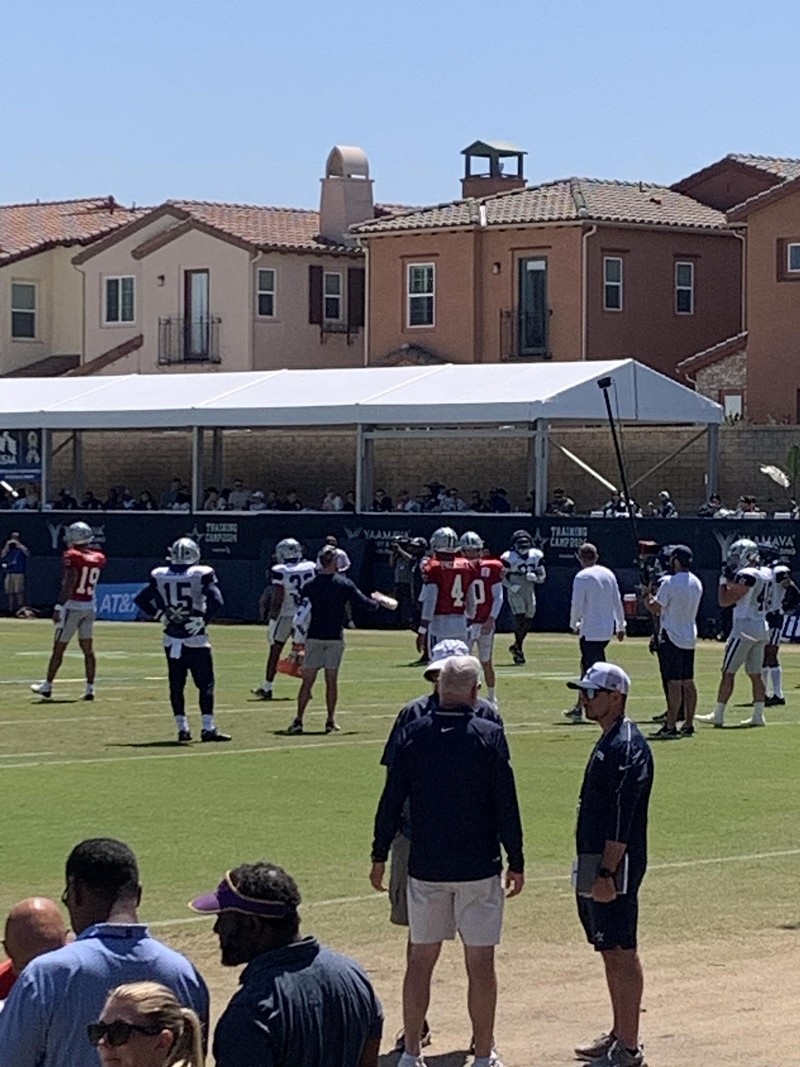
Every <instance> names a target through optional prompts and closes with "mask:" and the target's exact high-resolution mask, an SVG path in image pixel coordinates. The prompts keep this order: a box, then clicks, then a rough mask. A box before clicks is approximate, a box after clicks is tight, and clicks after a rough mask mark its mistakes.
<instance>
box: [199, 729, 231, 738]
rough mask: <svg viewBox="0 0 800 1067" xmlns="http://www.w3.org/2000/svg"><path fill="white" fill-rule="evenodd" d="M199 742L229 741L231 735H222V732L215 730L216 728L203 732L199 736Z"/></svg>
mask: <svg viewBox="0 0 800 1067" xmlns="http://www.w3.org/2000/svg"><path fill="white" fill-rule="evenodd" d="M200 740H201V741H230V740H231V735H230V734H224V733H223V732H222V730H217V729H216V728H214V729H213V730H203V731H202V733H201V734H200Z"/></svg>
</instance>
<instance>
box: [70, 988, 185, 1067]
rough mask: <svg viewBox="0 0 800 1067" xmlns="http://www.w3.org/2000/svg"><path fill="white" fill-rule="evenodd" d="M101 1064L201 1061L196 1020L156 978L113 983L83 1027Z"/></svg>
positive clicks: (142, 1066)
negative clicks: (92, 1018)
mask: <svg viewBox="0 0 800 1067" xmlns="http://www.w3.org/2000/svg"><path fill="white" fill-rule="evenodd" d="M87 1033H88V1037H89V1041H90V1042H91V1043H92V1044H93V1045H94V1046H95V1047H96V1048H97V1052H98V1055H99V1056H100V1063H101V1064H102V1065H103V1067H203V1064H204V1063H205V1056H204V1055H203V1035H202V1028H201V1026H200V1020H199V1019H198V1017H197V1015H196V1014H195V1012H193V1011H192V1009H191V1008H183V1007H181V1005H180V1004H179V1003H178V1000H177V998H176V997H175V994H174V993H173V992H172V990H170V989H167V987H166V986H163V985H159V984H158V983H157V982H133V983H131V984H130V985H121V986H117V988H116V989H112V990H111V992H110V993H109V995H108V999H107V1000H106V1003H105V1006H104V1007H103V1011H102V1012H101V1014H100V1020H99V1021H98V1022H96V1023H90V1024H89V1026H88V1027H87Z"/></svg>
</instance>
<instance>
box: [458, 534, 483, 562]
mask: <svg viewBox="0 0 800 1067" xmlns="http://www.w3.org/2000/svg"><path fill="white" fill-rule="evenodd" d="M458 545H459V548H460V549H461V551H462V552H463V553H464V555H467V553H470V552H474V553H475V556H474V557H472V558H475V559H477V558H478V556H479V555H480V554H481V552H483V538H482V537H481V535H480V534H479V533H475V531H474V530H467V531H466V533H463V534H462V535H461V537H459V539H458Z"/></svg>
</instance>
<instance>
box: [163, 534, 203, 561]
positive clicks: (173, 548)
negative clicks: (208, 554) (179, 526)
mask: <svg viewBox="0 0 800 1067" xmlns="http://www.w3.org/2000/svg"><path fill="white" fill-rule="evenodd" d="M167 560H168V561H169V562H170V563H172V564H174V565H176V566H179V567H191V566H193V565H194V564H195V563H199V562H200V546H199V545H198V543H197V542H196V541H193V540H192V539H191V537H179V538H178V540H177V541H173V542H172V544H171V545H170V546H169V548H168V549H167Z"/></svg>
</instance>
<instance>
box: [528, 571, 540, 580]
mask: <svg viewBox="0 0 800 1067" xmlns="http://www.w3.org/2000/svg"><path fill="white" fill-rule="evenodd" d="M525 581H526V582H538V581H539V579H538V578H537V577H536V572H535V571H526V572H525Z"/></svg>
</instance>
